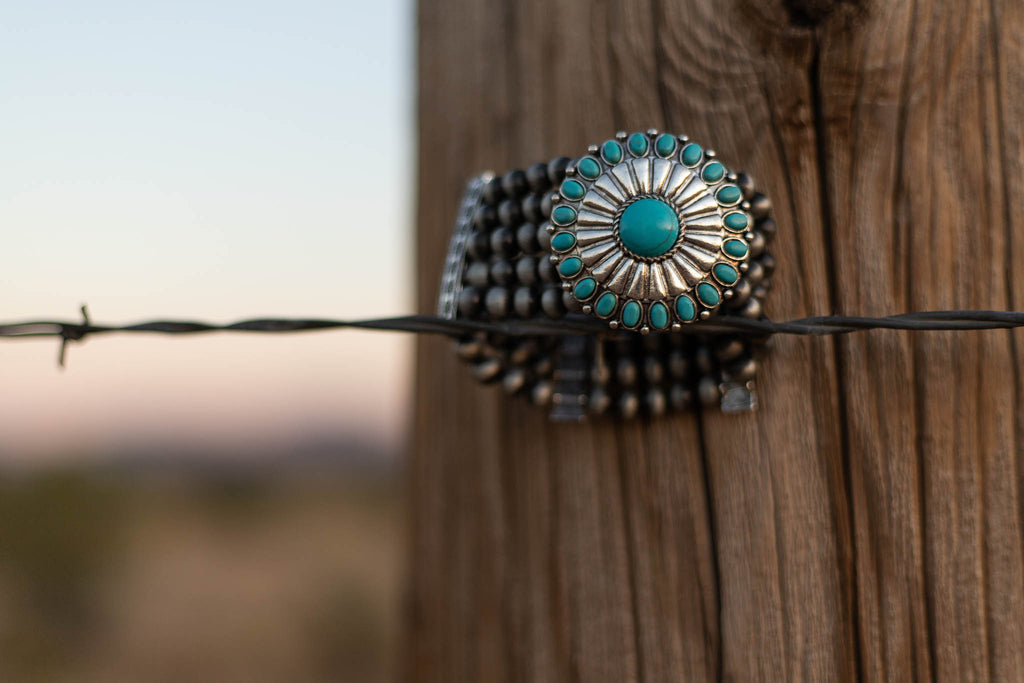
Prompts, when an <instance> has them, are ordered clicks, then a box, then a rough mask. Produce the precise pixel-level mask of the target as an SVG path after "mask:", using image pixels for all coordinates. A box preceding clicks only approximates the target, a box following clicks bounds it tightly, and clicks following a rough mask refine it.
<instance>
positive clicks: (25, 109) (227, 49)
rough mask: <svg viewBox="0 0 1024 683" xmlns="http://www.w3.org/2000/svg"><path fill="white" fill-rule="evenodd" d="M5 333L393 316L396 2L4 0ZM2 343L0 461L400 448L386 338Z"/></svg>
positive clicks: (400, 230)
mask: <svg viewBox="0 0 1024 683" xmlns="http://www.w3.org/2000/svg"><path fill="white" fill-rule="evenodd" d="M2 15H3V18H2V20H0V83H2V84H3V85H2V87H0V112H2V114H0V121H2V125H0V150H3V151H2V158H3V162H2V163H0V235H2V237H3V244H2V246H0V321H18V320H26V319H40V318H42V319H76V318H77V317H78V307H79V306H80V305H81V304H87V305H88V307H89V311H90V314H91V317H92V319H93V321H95V322H100V323H122V322H135V321H141V320H146V319H152V318H187V319H202V320H210V321H216V322H227V321H231V320H236V319H241V318H248V317H256V316H284V317H306V316H311V317H341V318H346V317H362V316H386V315H398V314H404V313H409V312H412V306H413V296H412V283H413V280H414V274H413V273H412V263H413V258H412V256H413V254H412V244H413V239H412V238H413V222H412V217H411V208H410V207H411V201H412V198H413V192H414V187H413V184H412V183H413V178H414V173H413V164H414V163H415V153H414V147H413V145H414V137H413V130H414V129H413V98H412V93H413V84H412V73H413V61H412V60H413V57H412V46H413V35H412V24H413V10H412V7H411V0H376V1H374V2H356V1H343V2H311V1H308V0H298V1H292V2H288V3H283V2H277V3H270V2H246V3H241V2H214V3H208V2H202V3H199V2H178V3H153V2H138V1H134V2H89V3H77V2H38V3H8V5H7V6H5V8H4V10H3V12H2ZM56 358H57V343H56V342H55V341H53V340H16V341H10V340H0V457H4V458H7V459H25V460H30V461H37V460H43V461H45V460H46V459H48V458H60V457H82V456H84V455H92V456H102V454H103V453H104V452H105V451H108V450H109V449H111V448H117V447H119V446H121V445H124V444H129V443H138V442H145V441H147V440H156V441H161V442H174V443H179V442H180V443H182V444H188V445H190V446H196V445H198V446H202V445H204V444H209V445H216V446H224V445H238V446H242V447H244V445H245V444H247V443H256V442H263V443H266V442H278V441H280V442H283V443H286V442H287V441H288V440H290V439H297V438H301V437H302V436H303V435H308V434H311V433H316V434H325V435H351V436H353V437H356V438H362V439H374V440H378V441H380V442H382V443H386V444H387V445H389V446H396V447H397V446H398V445H400V444H401V442H402V440H403V438H404V434H405V429H406V423H407V415H408V412H409V405H408V404H409V401H410V373H411V363H412V346H411V340H410V339H408V338H404V337H401V336H400V335H398V334H394V333H372V332H352V331H333V332H315V333H308V334H301V335H281V336H243V335H215V336H197V337H174V338H170V337H159V336H143V337H139V336H132V337H129V336H116V337H100V338H94V339H91V340H86V341H85V342H84V343H83V344H78V345H72V346H71V347H70V348H69V350H68V359H67V360H68V365H67V368H66V369H65V370H63V371H61V370H59V369H58V367H57V363H56Z"/></svg>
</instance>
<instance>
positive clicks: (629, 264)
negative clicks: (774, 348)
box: [553, 128, 753, 333]
mask: <svg viewBox="0 0 1024 683" xmlns="http://www.w3.org/2000/svg"><path fill="white" fill-rule="evenodd" d="M636 136H645V137H646V140H647V144H646V151H645V152H644V153H643V154H634V152H633V151H632V150H631V149H630V143H631V142H633V141H634V139H635V138H636ZM661 137H662V136H661V135H660V134H659V132H658V131H657V130H656V129H653V128H651V129H649V130H647V132H646V133H633V134H629V133H625V132H622V131H620V132H618V133H616V135H615V137H614V138H613V139H611V140H608V141H607V142H606V143H603V144H601V145H591V146H590V147H588V152H589V154H588V156H586V157H584V159H587V160H588V162H587V163H588V164H589V163H590V162H593V163H595V164H597V167H598V168H599V169H600V172H599V173H597V174H596V176H595V175H594V173H593V172H592V169H590V168H585V169H584V170H585V171H586V172H587V176H584V175H583V173H581V172H580V166H581V164H582V163H583V160H582V159H581V160H580V161H579V162H577V164H576V165H575V166H571V167H570V168H569V169H567V176H568V177H571V178H572V179H573V180H574V181H575V182H578V183H580V184H582V185H583V188H584V191H583V193H582V195H581V196H579V198H578V199H570V198H567V197H565V196H563V195H561V194H559V195H556V198H555V201H554V202H553V211H556V210H558V209H559V208H562V207H566V208H569V209H572V213H571V214H569V215H571V216H572V220H567V219H566V217H565V216H561V217H559V222H560V223H562V225H559V226H558V227H557V228H556V232H561V231H564V232H569V233H572V235H573V237H574V238H575V244H574V246H573V248H572V249H569V250H566V251H564V252H561V253H559V254H557V255H556V256H555V263H556V264H557V263H560V262H561V261H562V260H564V259H567V258H574V257H575V258H579V259H580V260H581V261H582V262H583V264H584V267H583V269H582V270H581V271H580V272H578V273H576V274H574V275H572V276H567V277H564V278H563V280H565V282H566V283H569V285H570V289H571V288H573V287H575V284H576V283H577V282H579V281H580V280H582V279H584V278H593V279H594V281H595V282H596V283H597V289H596V292H595V293H594V295H593V297H588V299H591V298H592V299H593V300H594V301H597V300H598V299H600V298H601V296H602V295H603V294H604V293H606V292H610V293H612V294H614V295H615V297H616V299H615V304H614V310H613V312H612V313H611V314H610V315H604V316H601V317H603V318H605V319H607V320H608V321H609V324H610V325H613V329H614V327H618V326H619V325H622V326H623V327H627V328H628V329H633V330H638V331H640V332H641V333H642V332H643V330H644V329H645V328H646V329H647V330H648V331H658V330H666V329H668V328H669V327H670V326H671V325H672V323H673V322H679V323H683V324H687V323H691V322H694V321H695V320H706V319H707V318H708V317H709V315H710V312H711V311H714V310H716V309H717V308H718V307H719V306H720V305H721V304H722V303H723V302H724V301H726V299H727V298H729V297H731V292H730V294H729V295H726V296H723V295H722V294H723V291H727V290H728V289H729V286H730V285H732V284H734V283H735V281H736V280H737V279H738V277H739V275H740V273H741V272H744V271H742V270H741V269H742V268H743V266H744V265H745V263H746V261H747V260H748V259H749V258H750V250H749V249H747V250H746V251H745V252H744V253H743V255H742V256H733V255H732V254H730V253H728V252H727V251H726V246H725V243H726V242H727V241H728V240H730V239H738V240H743V239H744V237H745V235H744V233H745V232H746V230H747V228H746V226H749V225H752V224H753V217H752V216H751V215H750V214H749V213H747V212H746V211H745V210H744V209H743V208H741V207H739V206H737V204H739V203H740V199H741V198H742V197H741V195H740V192H741V190H740V189H739V188H737V187H736V185H735V184H734V183H735V181H736V179H737V178H738V175H737V174H736V173H734V172H733V171H731V170H730V169H728V168H726V167H725V166H724V165H723V164H722V163H721V162H720V161H718V159H717V155H716V154H715V152H714V150H702V151H701V152H700V154H699V155H698V156H699V159H698V160H697V161H696V162H695V163H690V164H687V163H686V162H685V161H684V155H683V150H684V149H686V148H687V146H688V145H690V144H692V143H690V142H689V138H688V137H687V136H684V135H681V136H669V139H670V140H671V141H672V142H673V151H672V153H671V154H667V155H662V154H659V152H658V144H657V142H658V140H659V139H660V138H661ZM606 145H607V146H609V147H611V150H610V151H612V152H616V153H614V154H612V153H606V149H605V146H606ZM616 146H617V149H616ZM634 149H636V150H637V151H639V149H640V148H639V146H634ZM666 151H667V150H666ZM610 160H611V161H610ZM686 160H689V161H691V162H692V161H693V159H691V158H689V157H687V158H686ZM613 162H614V163H613ZM588 176H589V177H588ZM726 187H729V188H731V189H730V190H728V191H726V192H723V190H724V189H725V188H726ZM730 193H731V195H732V196H730ZM737 197H739V198H740V199H737ZM646 198H653V199H659V200H661V201H663V202H665V203H666V204H668V206H669V207H670V208H672V210H673V211H675V213H676V216H677V217H678V219H679V235H678V238H677V239H676V242H675V243H674V244H673V245H672V247H671V248H669V249H668V250H666V251H665V252H664V253H661V254H658V255H656V256H647V255H643V254H637V253H635V252H633V251H631V250H630V249H629V248H628V247H627V246H626V245H625V244H624V243H623V241H622V239H621V236H620V233H619V222H620V219H621V218H622V215H623V213H624V212H625V210H626V208H627V207H628V206H629V205H630V204H632V203H633V202H635V201H638V200H641V199H646ZM563 213H565V212H564V211H563ZM732 214H742V215H743V216H744V217H745V218H744V220H743V221H742V223H743V225H742V226H740V225H739V223H738V222H737V219H736V218H735V217H733V216H732ZM553 215H554V214H553ZM730 226H732V227H730ZM737 227H739V228H740V229H739V230H737V229H736V228H737ZM748 241H749V240H748ZM734 253H735V252H734ZM720 264H724V265H726V266H728V268H725V269H724V270H723V271H721V272H722V273H724V277H720V276H719V272H718V268H719V266H720ZM729 268H731V269H732V275H733V276H734V277H730V276H729ZM703 284H708V285H711V286H712V287H714V289H715V292H717V294H716V295H715V296H705V297H704V298H701V297H700V296H698V294H699V292H700V290H699V289H698V287H700V286H701V285H703ZM704 289H705V291H706V292H708V293H709V294H710V290H707V288H704ZM682 296H686V297H688V298H689V299H690V301H692V302H693V303H694V305H695V306H696V308H697V309H698V314H697V315H694V316H692V317H688V318H685V319H684V318H682V317H681V316H680V314H679V313H678V311H677V308H676V305H675V302H676V300H677V299H678V298H679V297H682ZM629 302H636V303H637V304H639V306H640V310H641V315H640V320H639V321H637V322H636V324H631V325H624V324H623V321H622V318H621V316H622V314H623V310H625V307H626V305H627V304H628V303H629ZM658 302H661V303H663V304H664V305H665V306H666V307H668V310H669V320H668V321H665V320H663V319H660V318H659V319H658V322H659V324H658V325H655V324H654V321H652V320H651V312H652V306H653V305H654V304H655V303H658ZM631 313H632V312H631ZM630 322H631V323H632V322H633V320H632V318H631V319H630Z"/></svg>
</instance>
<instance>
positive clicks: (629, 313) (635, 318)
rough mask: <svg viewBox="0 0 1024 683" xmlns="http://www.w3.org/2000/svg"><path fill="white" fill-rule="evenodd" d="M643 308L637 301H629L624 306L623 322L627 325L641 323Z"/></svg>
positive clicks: (632, 325)
mask: <svg viewBox="0 0 1024 683" xmlns="http://www.w3.org/2000/svg"><path fill="white" fill-rule="evenodd" d="M641 313H643V309H642V308H640V304H638V303H637V302H635V301H629V302H627V303H626V305H625V306H623V307H622V324H623V325H625V326H626V327H636V326H637V325H639V324H640V314H641Z"/></svg>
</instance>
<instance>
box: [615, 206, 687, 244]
mask: <svg viewBox="0 0 1024 683" xmlns="http://www.w3.org/2000/svg"><path fill="white" fill-rule="evenodd" d="M619 239H620V240H622V244H623V246H625V247H626V249H629V250H630V251H631V252H633V253H634V254H637V255H638V256H646V257H654V256H661V255H662V254H665V253H666V252H668V251H669V250H670V249H671V248H672V247H673V246H675V243H676V240H677V239H679V216H677V215H676V212H675V210H673V209H672V207H671V206H669V205H668V203H666V202H663V201H662V200H660V199H654V198H651V197H647V198H644V199H638V200H636V201H635V202H633V203H632V204H630V205H629V206H627V207H626V210H625V211H623V212H622V216H621V217H620V218H619Z"/></svg>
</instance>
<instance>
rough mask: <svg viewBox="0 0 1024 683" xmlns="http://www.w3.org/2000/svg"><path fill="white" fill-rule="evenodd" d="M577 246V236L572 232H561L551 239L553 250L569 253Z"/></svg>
mask: <svg viewBox="0 0 1024 683" xmlns="http://www.w3.org/2000/svg"><path fill="white" fill-rule="evenodd" d="M574 246H576V236H575V235H573V234H572V233H571V232H560V233H558V234H557V235H555V236H554V237H552V238H551V248H552V249H554V250H555V251H568V250H569V249H572V248H573V247H574Z"/></svg>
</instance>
